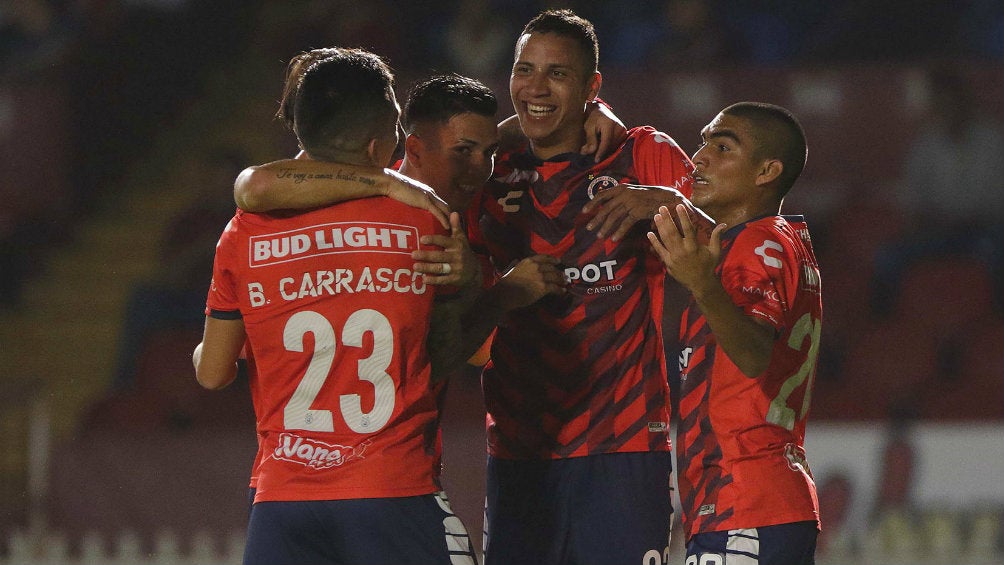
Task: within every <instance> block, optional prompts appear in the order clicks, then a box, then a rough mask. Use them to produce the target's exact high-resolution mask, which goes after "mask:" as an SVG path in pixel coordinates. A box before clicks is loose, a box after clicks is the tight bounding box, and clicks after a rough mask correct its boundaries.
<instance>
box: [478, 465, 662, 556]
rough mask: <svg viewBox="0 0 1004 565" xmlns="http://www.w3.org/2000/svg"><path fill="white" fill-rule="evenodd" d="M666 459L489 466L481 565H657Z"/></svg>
mask: <svg viewBox="0 0 1004 565" xmlns="http://www.w3.org/2000/svg"><path fill="white" fill-rule="evenodd" d="M672 471H673V464H672V459H671V455H670V453H668V452H652V453H648V452H646V453H611V454H605V455H591V456H587V457H574V458H570V459H555V460H533V461H512V460H506V459H497V458H494V457H489V458H488V473H487V484H488V488H487V499H486V503H485V504H486V507H485V565H524V564H525V565H542V564H546V565H559V564H564V563H568V564H572V563H574V564H576V565H611V564H615V563H616V564H621V563H624V564H630V565H659V564H664V563H665V562H666V561H667V560H668V555H669V535H670V529H671V526H672V522H673V504H672V498H671V496H672V492H671V488H672V487H671V486H670V485H671V480H672Z"/></svg>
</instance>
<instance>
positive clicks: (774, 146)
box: [722, 102, 809, 196]
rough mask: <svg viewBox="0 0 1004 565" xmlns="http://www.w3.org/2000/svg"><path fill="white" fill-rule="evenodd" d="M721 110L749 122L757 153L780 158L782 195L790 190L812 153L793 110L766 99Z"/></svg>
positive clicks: (765, 157) (761, 156)
mask: <svg viewBox="0 0 1004 565" xmlns="http://www.w3.org/2000/svg"><path fill="white" fill-rule="evenodd" d="M722 114H726V115H729V116H735V117H737V118H741V119H744V120H747V121H749V122H750V124H751V125H752V129H753V141H754V143H756V148H755V149H754V154H755V156H757V157H759V158H764V159H780V160H781V163H782V164H784V170H783V171H782V172H781V176H780V177H778V188H779V189H780V193H781V196H784V195H785V194H787V193H788V191H789V190H791V187H792V186H794V184H795V180H797V179H798V176H799V175H801V174H802V169H804V168H805V160H806V158H807V157H808V154H809V149H808V146H807V145H806V142H805V130H803V129H802V124H800V123H799V122H798V119H797V118H795V116H794V114H792V113H791V112H790V111H788V110H787V109H785V108H782V107H780V106H777V105H774V104H768V103H766V102H738V103H736V104H732V105H731V106H729V107H727V108H725V109H724V110H722Z"/></svg>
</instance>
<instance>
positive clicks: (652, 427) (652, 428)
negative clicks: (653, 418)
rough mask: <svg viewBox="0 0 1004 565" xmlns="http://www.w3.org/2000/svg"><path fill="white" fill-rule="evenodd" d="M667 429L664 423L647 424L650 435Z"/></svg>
mask: <svg viewBox="0 0 1004 565" xmlns="http://www.w3.org/2000/svg"><path fill="white" fill-rule="evenodd" d="M668 429H669V426H667V425H666V422H649V423H648V431H649V432H652V433H660V432H664V431H666V430H668Z"/></svg>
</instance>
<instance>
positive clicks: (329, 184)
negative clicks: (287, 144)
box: [234, 159, 449, 227]
mask: <svg viewBox="0 0 1004 565" xmlns="http://www.w3.org/2000/svg"><path fill="white" fill-rule="evenodd" d="M372 196H389V197H391V198H393V199H395V200H399V201H401V202H404V203H405V204H408V205H409V206H414V207H416V208H421V209H423V210H428V211H429V212H431V213H432V214H433V215H435V216H436V217H437V218H438V219H439V221H440V223H442V224H443V226H444V227H449V221H448V219H447V215H448V214H449V206H447V204H446V202H444V201H443V199H442V198H440V197H439V196H437V195H436V193H435V191H433V190H432V189H431V188H430V187H429V186H427V185H425V184H422V183H420V182H418V181H416V180H414V179H411V178H408V177H406V176H404V175H402V174H400V173H398V172H397V171H394V170H391V169H381V168H379V167H364V166H361V165H345V164H341V163H330V162H326V161H315V160H312V159H283V160H280V161H273V162H271V163H266V164H264V165H256V166H253V167H248V168H247V169H244V170H243V171H242V172H241V174H240V175H238V176H237V180H236V182H234V200H235V201H236V202H237V206H239V207H240V208H241V209H243V210H247V211H248V212H258V213H261V212H269V211H272V210H307V209H311V208H318V207H320V206H328V205H331V204H336V203H338V202H345V201H347V200H356V199H359V198H369V197H372Z"/></svg>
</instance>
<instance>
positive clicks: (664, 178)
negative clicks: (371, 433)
mask: <svg viewBox="0 0 1004 565" xmlns="http://www.w3.org/2000/svg"><path fill="white" fill-rule="evenodd" d="M692 170H693V165H692V164H691V162H690V159H689V158H687V156H686V154H684V153H683V151H681V150H680V148H679V146H677V144H676V143H675V142H674V141H673V140H672V139H671V138H670V137H669V136H668V135H666V134H664V133H661V132H657V131H655V130H654V129H652V128H648V127H645V128H636V129H634V130H632V131H631V132H629V137H628V139H627V141H626V142H625V143H624V145H623V146H621V147H620V148H619V149H618V150H617V151H616V152H615V153H614V154H613V155H611V156H609V157H608V158H607V159H605V160H604V161H602V162H600V163H594V162H593V158H592V156H582V155H578V154H575V155H563V156H559V157H557V158H555V159H552V160H549V161H540V160H538V159H537V158H535V157H534V156H533V155H532V154H531V153H529V152H528V151H524V152H518V153H512V154H507V155H503V156H502V157H501V158H500V159H499V161H498V165H497V167H496V171H495V174H494V178H493V180H492V181H491V182H489V183H488V185H487V186H486V187H485V189H484V191H482V193H481V199H480V202H479V204H477V205H478V208H479V210H478V211H479V219H478V223H477V224H476V225H472V226H471V228H472V229H471V231H472V234H471V242H472V245H473V246H475V247H476V248H480V249H479V250H480V251H481V252H483V253H487V254H488V255H490V257H491V259H492V262H493V263H494V265H495V268H496V270H497V271H499V272H505V270H506V269H507V268H508V267H509V266H511V265H512V264H514V263H515V262H517V261H518V260H520V259H522V258H524V257H528V256H531V255H534V254H544V255H550V256H553V257H557V258H558V259H560V261H561V267H562V268H563V269H564V271H565V275H566V278H568V279H569V280H570V283H571V284H570V286H569V292H568V293H567V294H566V295H564V296H548V297H545V298H544V299H542V300H541V301H539V302H537V303H536V304H534V305H533V306H530V307H528V308H523V309H520V310H517V311H515V312H512V313H510V314H509V315H508V316H507V317H506V318H505V319H504V320H503V322H502V323H501V324H500V325H499V327H498V329H497V332H496V335H495V341H494V344H493V346H492V353H491V357H492V360H491V362H490V363H489V364H488V366H487V367H486V369H485V373H484V376H483V385H484V393H485V403H486V406H487V409H488V418H487V421H488V448H489V453H490V454H491V455H493V456H495V457H500V458H505V459H549V458H564V457H577V456H583V455H593V454H599V453H614V452H630V451H666V450H668V449H669V448H670V442H669V434H668V429H669V416H670V414H669V402H668V397H669V388H668V384H667V380H666V358H665V351H664V345H663V339H662V337H663V333H662V331H663V330H662V321H661V312H662V305H663V285H664V281H665V280H666V277H665V273H664V271H663V269H662V266H661V264H660V263H659V261H658V259H657V258H656V257H655V256H654V255H653V254H652V253H651V252H650V251H649V243H648V240H647V239H646V237H645V232H646V231H647V230H648V229H649V228H650V223H648V222H641V223H639V224H638V225H637V226H636V228H635V229H634V230H632V231H631V232H630V234H629V235H628V236H627V237H626V238H624V239H623V240H621V241H617V242H614V241H610V240H609V239H605V238H598V237H597V236H596V234H595V232H592V231H589V230H587V229H586V227H585V226H586V222H587V221H588V219H589V218H588V217H586V216H585V215H584V214H583V213H582V207H583V206H584V205H585V204H586V203H587V202H588V201H589V200H590V199H591V198H592V197H593V196H594V195H595V194H596V193H597V192H599V191H600V190H603V189H606V188H612V187H613V186H616V185H617V184H618V183H635V184H646V185H660V186H669V187H673V188H676V189H677V190H680V191H681V192H682V193H683V194H684V195H686V196H689V195H690V188H691V182H692V181H691V177H690V173H691V171H692Z"/></svg>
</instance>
